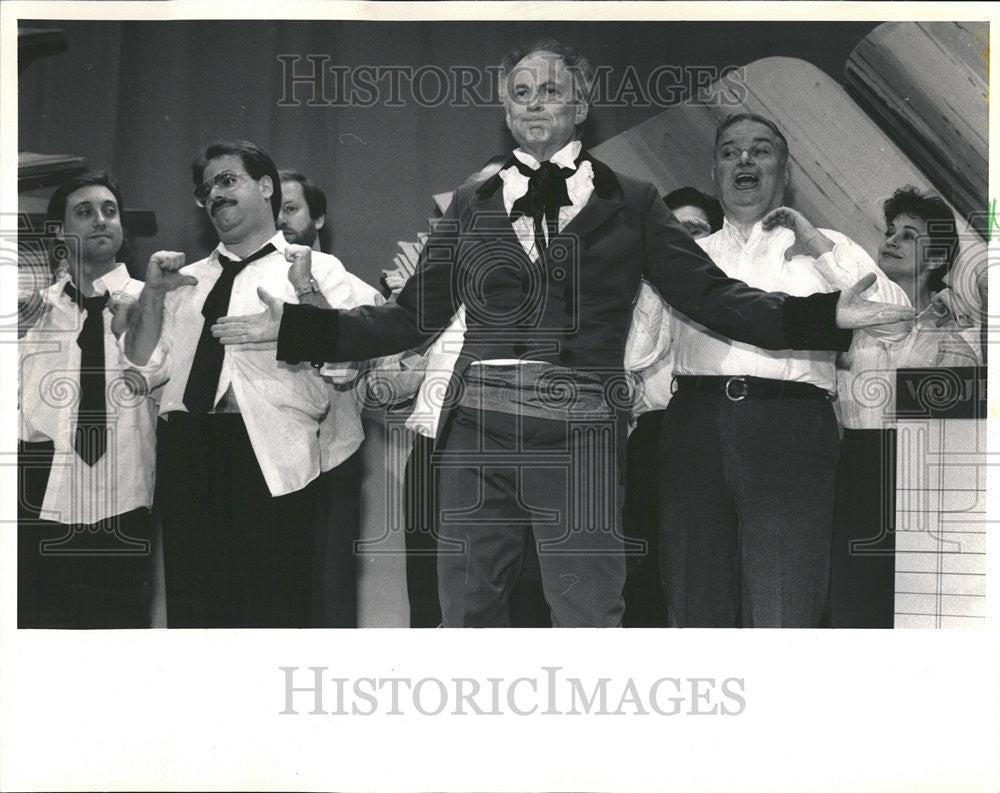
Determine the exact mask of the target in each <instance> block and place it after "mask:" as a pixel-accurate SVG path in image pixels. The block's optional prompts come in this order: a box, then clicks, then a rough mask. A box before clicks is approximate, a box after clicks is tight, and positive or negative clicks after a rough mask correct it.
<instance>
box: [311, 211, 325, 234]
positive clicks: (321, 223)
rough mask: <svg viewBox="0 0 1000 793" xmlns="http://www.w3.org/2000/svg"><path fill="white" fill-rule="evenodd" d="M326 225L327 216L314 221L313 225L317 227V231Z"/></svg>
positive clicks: (321, 216)
mask: <svg viewBox="0 0 1000 793" xmlns="http://www.w3.org/2000/svg"><path fill="white" fill-rule="evenodd" d="M325 224H326V215H320V216H319V217H318V218H316V219H315V220H313V225H314V226H315V227H316V230H317V231H319V230H320V229H321V228H323V226H324V225H325Z"/></svg>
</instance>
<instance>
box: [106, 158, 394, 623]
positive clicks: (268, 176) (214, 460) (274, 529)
mask: <svg viewBox="0 0 1000 793" xmlns="http://www.w3.org/2000/svg"><path fill="white" fill-rule="evenodd" d="M192 171H193V176H194V183H195V185H197V188H196V189H195V192H194V196H195V201H196V202H197V203H198V205H199V206H202V207H204V209H205V211H206V212H207V213H208V217H209V220H210V221H211V223H212V225H213V226H214V227H215V230H216V231H217V232H218V235H219V240H220V243H219V245H218V247H217V248H216V249H215V250H214V251H213V252H212V253H211V254H210V255H209V256H208V257H207V258H205V259H202V260H201V261H198V262H195V263H193V264H190V265H187V266H185V267H180V266H179V265H180V264H182V263H183V260H184V254H182V253H176V252H171V251H161V252H159V253H155V254H153V256H152V258H151V259H150V262H149V267H148V269H147V272H146V279H147V280H146V286H145V288H144V289H143V292H142V294H141V296H140V299H139V310H138V311H136V312H134V314H133V315H132V317H131V320H130V327H129V330H128V331H127V332H126V333H125V334H124V335H123V340H122V346H123V350H124V352H125V355H126V356H127V358H128V359H129V361H131V362H132V363H133V364H135V365H137V368H139V369H140V371H142V372H143V373H144V374H145V375H146V377H147V379H148V380H149V382H150V386H151V387H153V388H156V387H157V386H159V385H162V386H163V388H162V394H161V397H160V416H161V421H160V423H159V428H158V443H159V444H160V445H159V449H158V455H157V506H158V508H159V510H160V514H161V516H162V521H163V537H164V566H165V574H166V587H167V619H168V624H169V625H170V626H171V627H307V626H308V625H309V624H310V598H311V593H310V581H311V578H312V575H311V567H312V556H313V527H314V525H315V520H316V509H317V498H318V497H319V496H320V493H321V491H322V490H323V489H324V487H325V485H326V478H327V477H326V474H325V473H324V472H328V471H330V469H332V468H333V467H335V466H336V465H338V464H339V463H341V462H342V461H344V460H345V459H347V458H348V457H349V456H350V455H351V454H352V453H353V452H354V451H355V450H356V449H357V447H358V446H359V445H360V442H361V439H362V431H361V424H360V420H359V418H358V414H357V410H356V408H355V405H354V400H353V397H352V396H351V395H350V394H342V395H340V394H338V393H337V392H335V391H334V390H333V389H332V388H331V387H330V386H329V385H328V383H327V382H325V381H324V379H323V378H322V377H321V376H320V375H319V373H318V372H317V371H316V370H314V369H313V368H312V367H310V366H309V365H308V364H306V365H295V366H288V365H286V364H282V363H280V362H278V361H276V360H275V356H274V349H273V345H271V349H266V348H265V349H261V348H250V349H242V350H232V349H229V350H227V349H224V348H223V347H222V345H220V344H219V343H218V342H217V341H216V340H215V339H214V338H213V337H212V336H211V333H210V332H209V329H210V328H211V326H212V324H213V323H214V322H215V319H216V318H217V317H219V316H222V315H224V314H226V313H227V312H228V311H234V310H237V309H239V310H243V311H251V310H258V309H259V308H260V307H261V303H260V300H259V298H258V295H257V291H258V289H261V288H263V289H266V290H268V291H269V292H277V293H279V294H282V295H283V296H284V297H285V299H286V300H288V301H289V302H293V303H298V302H302V303H310V304H312V305H315V306H319V307H337V306H339V307H348V306H355V305H359V304H360V303H362V302H371V301H372V300H373V299H374V296H375V294H377V293H376V292H375V290H374V289H371V288H370V287H367V286H365V285H364V284H362V282H360V281H357V279H353V278H352V277H351V276H349V275H348V273H347V272H346V270H345V269H344V267H343V265H342V264H341V263H340V262H339V261H338V260H337V259H336V258H334V257H333V256H329V255H327V254H323V253H319V252H312V251H310V250H309V249H308V248H306V247H305V246H302V245H291V244H289V243H287V242H286V240H285V237H284V236H283V235H282V233H281V232H280V231H278V229H277V226H276V220H277V218H278V214H279V212H280V209H281V189H280V184H281V183H280V178H279V175H278V171H277V169H276V168H275V165H274V163H273V162H272V160H271V158H270V157H269V156H268V155H267V153H265V152H264V151H262V150H261V149H260V148H258V147H257V146H255V145H254V144H252V143H248V142H246V141H218V142H216V143H213V144H211V145H209V146H208V147H207V148H206V149H205V151H204V153H203V154H202V156H201V157H200V158H199V159H198V160H197V161H196V162H195V163H194V165H193V166H192ZM290 265H291V266H290ZM365 290H367V292H366V291H365Z"/></svg>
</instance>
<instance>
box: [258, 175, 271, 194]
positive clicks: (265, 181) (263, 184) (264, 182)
mask: <svg viewBox="0 0 1000 793" xmlns="http://www.w3.org/2000/svg"><path fill="white" fill-rule="evenodd" d="M258 181H259V183H260V192H261V194H262V195H263V196H264V198H270V197H271V196H272V195H274V182H272V181H271V177H270V176H268V175H267V174H264V175H263V176H262V177H260V179H259V180H258Z"/></svg>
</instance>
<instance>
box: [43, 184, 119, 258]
mask: <svg viewBox="0 0 1000 793" xmlns="http://www.w3.org/2000/svg"><path fill="white" fill-rule="evenodd" d="M93 185H100V186H101V187H106V188H108V190H110V191H111V195H113V196H114V197H115V201H116V202H117V203H118V217H119V218H120V219H121V223H122V246H121V248H119V249H118V255H117V259H118V261H120V262H122V263H124V264H126V265H128V266H129V267H131V266H132V265H133V264H135V255H136V254H135V245H134V244H133V243H132V239H131V237H130V236H129V233H128V231H127V230H126V229H125V202H124V200H123V199H122V191H121V188H120V187H118V182H116V181H115V180H114V179H112V178H111V175H110V174H108V173H107V172H105V171H87V172H86V173H82V174H80V175H79V176H74V177H72V178H71V179H67V180H66V181H65V182H63V183H62V184H61V185H59V186H58V187H57V188H56V189H55V192H54V193H53V194H52V196H51V198H49V205H48V208H47V209H46V210H45V219H46V221H48V222H50V223H54V222H57V223H64V222H65V220H66V202H67V201H68V200H69V197H70V196H71V195H73V193H75V192H76V191H77V190H80V189H82V188H84V187H91V186H93ZM49 243H50V244H49V245H48V246H47V247H48V249H49V250H48V256H49V265H50V266H51V267H52V269H53V270H54V269H55V268H56V267H58V266H59V264H60V262H61V261H62V259H64V258H65V256H66V254H67V249H66V246H65V245H56V244H52V243H54V239H50V240H49Z"/></svg>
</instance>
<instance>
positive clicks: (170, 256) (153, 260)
mask: <svg viewBox="0 0 1000 793" xmlns="http://www.w3.org/2000/svg"><path fill="white" fill-rule="evenodd" d="M183 266H184V254H183V253H178V252H177V251H157V252H156V253H154V254H153V255H152V256H150V257H149V266H148V267H147V268H146V288H147V289H154V290H159V291H161V292H172V291H173V290H175V289H177V288H178V287H180V286H193V285H194V284H196V283H198V279H197V278H195V277H193V276H190V275H182V274H181V272H180V269H181V267H183Z"/></svg>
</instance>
